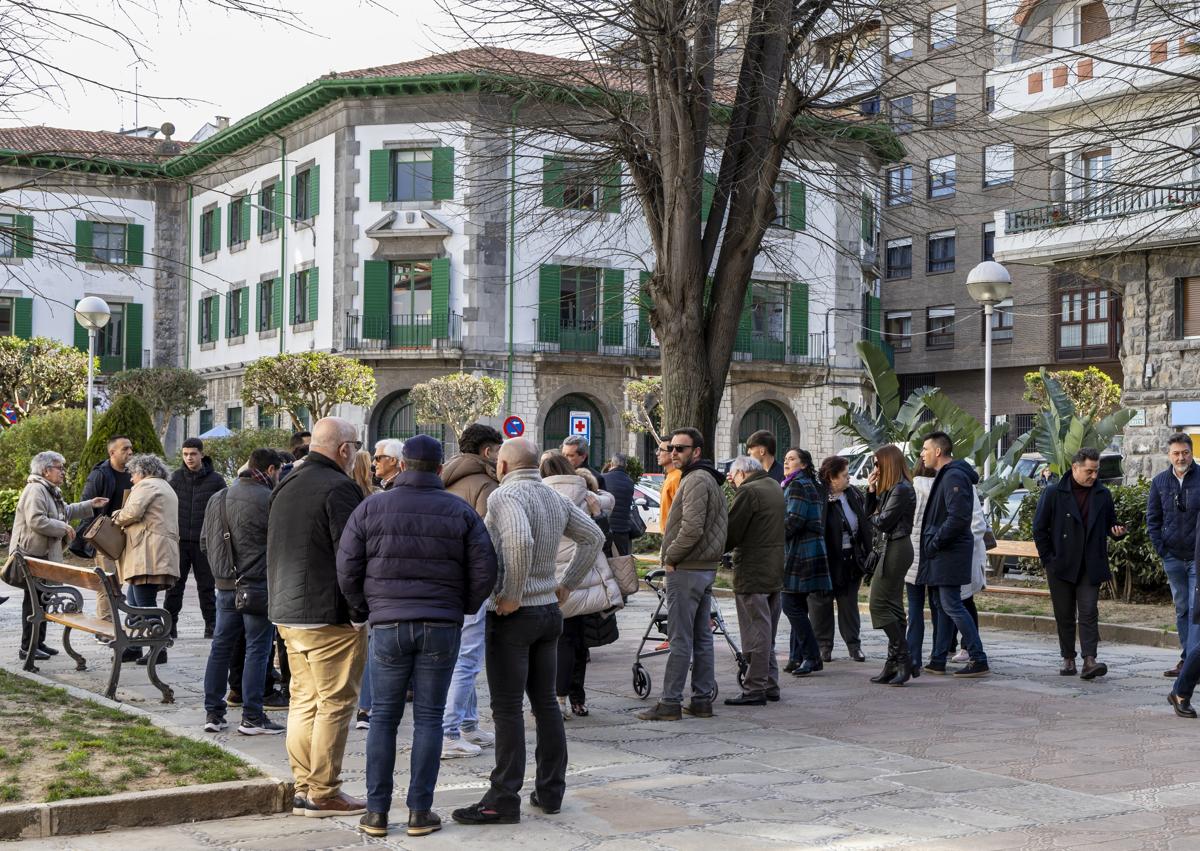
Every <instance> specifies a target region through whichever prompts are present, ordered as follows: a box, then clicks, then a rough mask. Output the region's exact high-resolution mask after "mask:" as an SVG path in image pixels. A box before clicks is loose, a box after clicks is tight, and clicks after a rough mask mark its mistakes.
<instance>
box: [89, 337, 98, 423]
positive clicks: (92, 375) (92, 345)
mask: <svg viewBox="0 0 1200 851" xmlns="http://www.w3.org/2000/svg"><path fill="white" fill-rule="evenodd" d="M95 390H96V329H95V328H89V329H88V389H87V394H88V397H87V436H88V437H89V438H90V437H91V436H92V408H93V407H95V404H94V403H95V398H96V392H95Z"/></svg>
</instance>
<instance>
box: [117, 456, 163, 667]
mask: <svg viewBox="0 0 1200 851" xmlns="http://www.w3.org/2000/svg"><path fill="white" fill-rule="evenodd" d="M127 469H128V470H129V474H130V476H131V477H132V478H133V489H132V490H130V492H129V499H128V500H126V501H125V505H124V506H123V507H122V508H121V510H120V511H118V512H117V513H116V514H114V515H113V517H112V520H113V523H115V524H116V525H117V526H118V527H120V528H121V529H122V530H124V532H125V549H124V550H123V551H122V552H121V557H120V558H119V559H118V560H117V576H118V577H120V580H121V581H122V582H125V583H128V586H129V588H128V591H127V592H126V600H127V602H128V603H129V605H131V606H145V607H154V606H156V605H158V592H159V591H163V590H166V589H167V588H170V587H171V586H172V585H174V584H175V583H176V581H178V579H179V498H178V497H177V496H176V495H175V491H174V489H173V488H172V487H171V486H170V485H169V484H168V483H167V476H168V475H169V474H168V472H167V466H166V464H164V463H163V461H162V459H161V458H159V457H158V456H157V455H134V456H133V458H131V459H130V460H129V464H128V466H127ZM128 652H130V654H131V656H132V659H133V660H137V662H138V664H145V663H146V662H148V661H149V658H148V657H142V658H140V659H139V658H138V656H140V652H139V651H138V650H133V649H131V650H130V651H128ZM126 661H132V660H126ZM166 661H167V651H166V650H162V651H160V652H159V656H158V663H159V664H160V665H161V664H162V663H163V662H166Z"/></svg>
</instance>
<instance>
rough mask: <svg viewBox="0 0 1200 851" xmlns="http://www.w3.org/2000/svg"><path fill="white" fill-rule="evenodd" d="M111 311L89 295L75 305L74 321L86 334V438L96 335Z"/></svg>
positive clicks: (93, 392) (92, 400)
mask: <svg viewBox="0 0 1200 851" xmlns="http://www.w3.org/2000/svg"><path fill="white" fill-rule="evenodd" d="M111 317H112V311H111V310H109V308H108V302H106V301H105V300H104V299H102V298H99V297H98V296H94V295H90V296H87V297H86V298H82V299H80V300H79V303H78V304H76V305H75V320H76V321H77V322H78V323H79V324H80V325H82V326H83V327H84V328H86V329H87V332H88V383H87V436H88V437H89V438H90V437H91V436H92V417H93V411H92V409H93V408H94V407H95V396H96V334H97V332H99V331H100V329H101V328H103V327H104V326H105V325H107V324H108V320H109V319H110V318H111Z"/></svg>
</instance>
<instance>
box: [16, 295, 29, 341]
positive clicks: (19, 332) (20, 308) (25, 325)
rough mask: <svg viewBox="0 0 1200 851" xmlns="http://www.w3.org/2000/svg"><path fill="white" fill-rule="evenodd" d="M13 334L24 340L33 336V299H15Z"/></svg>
mask: <svg viewBox="0 0 1200 851" xmlns="http://www.w3.org/2000/svg"><path fill="white" fill-rule="evenodd" d="M13 334H14V335H16V336H17V337H20V338H21V339H22V340H28V339H29V338H30V337H32V336H33V299H31V298H15V299H13Z"/></svg>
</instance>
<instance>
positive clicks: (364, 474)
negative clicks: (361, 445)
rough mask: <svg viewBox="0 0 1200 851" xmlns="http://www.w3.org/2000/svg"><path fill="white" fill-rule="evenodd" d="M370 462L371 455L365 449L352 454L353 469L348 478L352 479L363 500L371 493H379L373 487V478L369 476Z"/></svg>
mask: <svg viewBox="0 0 1200 851" xmlns="http://www.w3.org/2000/svg"><path fill="white" fill-rule="evenodd" d="M371 460H372V459H371V453H370V452H368V451H367V450H365V449H360V450H358V451H357V452H355V453H354V468H353V470H352V471H351V473H350V478H352V479H354V483H355V484H356V485H358V489H359V490H361V491H362V495H363V498H364V499H366V498H367V497H368V496H370V495H371V494H373V493H379V488H377V487H375V478H374V476H372V475H371Z"/></svg>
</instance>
